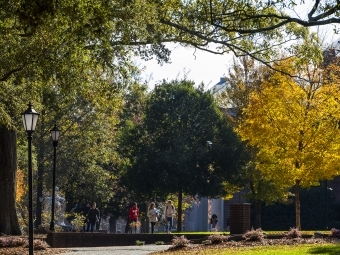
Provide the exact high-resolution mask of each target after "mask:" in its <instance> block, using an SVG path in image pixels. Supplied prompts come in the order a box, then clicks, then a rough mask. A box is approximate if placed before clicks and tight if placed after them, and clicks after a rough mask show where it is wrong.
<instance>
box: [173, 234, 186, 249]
mask: <svg viewBox="0 0 340 255" xmlns="http://www.w3.org/2000/svg"><path fill="white" fill-rule="evenodd" d="M189 243H190V241H189V240H188V239H186V238H185V236H184V235H182V236H174V238H173V239H172V245H173V246H174V247H185V246H188V244H189Z"/></svg>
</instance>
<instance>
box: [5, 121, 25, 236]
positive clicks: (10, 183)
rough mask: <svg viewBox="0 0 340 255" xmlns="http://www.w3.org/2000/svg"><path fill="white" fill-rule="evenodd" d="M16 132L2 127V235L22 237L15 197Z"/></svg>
mask: <svg viewBox="0 0 340 255" xmlns="http://www.w3.org/2000/svg"><path fill="white" fill-rule="evenodd" d="M16 141H17V139H16V131H15V130H8V129H7V128H6V127H3V126H0V194H1V197H0V204H1V206H0V233H4V234H6V235H21V229H20V226H19V222H18V217H17V212H16V207H15V195H16V177H17V176H16V175H17V147H16Z"/></svg>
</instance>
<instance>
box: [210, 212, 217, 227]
mask: <svg viewBox="0 0 340 255" xmlns="http://www.w3.org/2000/svg"><path fill="white" fill-rule="evenodd" d="M217 222H218V220H217V215H216V214H213V215H212V216H211V219H210V224H211V231H216V225H217Z"/></svg>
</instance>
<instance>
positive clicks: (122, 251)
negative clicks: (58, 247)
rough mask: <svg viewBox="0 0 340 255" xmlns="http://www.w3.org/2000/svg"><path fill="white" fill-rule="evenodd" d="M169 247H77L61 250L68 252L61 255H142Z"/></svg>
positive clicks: (151, 245)
mask: <svg viewBox="0 0 340 255" xmlns="http://www.w3.org/2000/svg"><path fill="white" fill-rule="evenodd" d="M170 246H171V245H154V244H150V245H138V246H137V245H134V246H107V247H78V248H63V249H65V250H69V252H66V253H62V255H81V254H82V255H144V254H150V253H152V252H160V251H164V250H167V249H168V248H169V247H170Z"/></svg>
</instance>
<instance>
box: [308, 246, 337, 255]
mask: <svg viewBox="0 0 340 255" xmlns="http://www.w3.org/2000/svg"><path fill="white" fill-rule="evenodd" d="M308 254H328V255H338V254H340V246H339V245H338V246H325V247H315V248H311V249H309V250H308Z"/></svg>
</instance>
